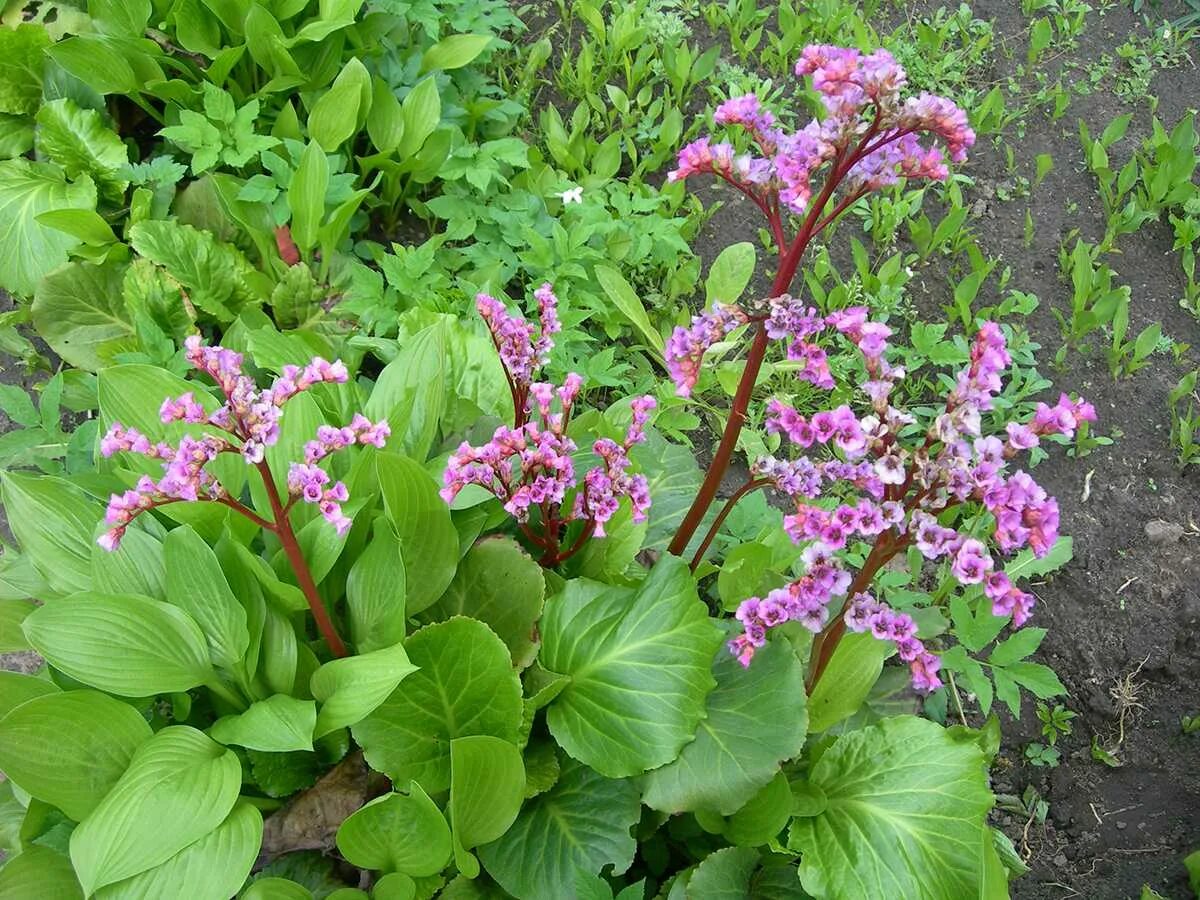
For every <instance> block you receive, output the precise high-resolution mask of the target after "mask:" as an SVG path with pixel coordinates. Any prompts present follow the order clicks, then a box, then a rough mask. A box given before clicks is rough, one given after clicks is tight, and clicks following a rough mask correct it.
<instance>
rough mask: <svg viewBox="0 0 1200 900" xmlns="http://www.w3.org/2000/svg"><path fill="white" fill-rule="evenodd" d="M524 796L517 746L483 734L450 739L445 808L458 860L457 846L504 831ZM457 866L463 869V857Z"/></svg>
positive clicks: (473, 844) (491, 838)
mask: <svg viewBox="0 0 1200 900" xmlns="http://www.w3.org/2000/svg"><path fill="white" fill-rule="evenodd" d="M524 798H525V765H524V763H523V762H522V761H521V751H520V750H518V749H517V747H516V745H514V744H511V743H509V742H508V741H505V740H501V739H500V738H496V737H491V736H490V735H485V734H479V735H475V736H474V737H464V738H455V739H454V740H452V741H451V742H450V806H449V813H450V824H451V826H452V827H453V829H454V840H455V854H456V857H455V858H456V859H461V857H460V856H459V851H460V850H470V849H471V848H472V847H476V846H478V845H480V844H486V843H488V842H490V841H494V840H496V839H497V838H498V837H500V836H501V835H503V834H504V832H506V831H507V830H508V828H509V826H510V825H512V823H513V820H514V819H516V817H517V813H518V812H519V811H520V809H521V801H522V800H523V799H524ZM471 863H474V860H472V861H471ZM471 863H468V865H470V866H471V868H474V869H477V868H478V863H474V865H471ZM459 870H460V871H467V869H466V867H465V866H464V865H462V863H461V862H460V864H459ZM468 874H469V873H468Z"/></svg>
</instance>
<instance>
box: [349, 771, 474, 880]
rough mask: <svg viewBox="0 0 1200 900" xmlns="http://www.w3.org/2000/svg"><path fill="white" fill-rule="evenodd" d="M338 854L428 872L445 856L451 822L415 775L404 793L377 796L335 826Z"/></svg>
mask: <svg viewBox="0 0 1200 900" xmlns="http://www.w3.org/2000/svg"><path fill="white" fill-rule="evenodd" d="M337 847H338V851H339V852H340V853H341V854H342V856H344V857H346V859H347V860H348V861H349V862H350V863H351V864H352V865H356V866H359V867H360V868H363V869H381V870H383V871H386V872H402V873H404V874H405V875H417V876H420V875H432V874H434V873H435V872H439V871H441V869H442V867H443V866H445V865H446V861H447V860H448V859H449V858H450V826H449V825H447V824H446V819H445V817H443V816H442V813H441V810H439V809H438V808H437V805H436V804H435V803H434V802H433V801H432V800H430V799H429V795H428V794H426V793H425V792H424V791H423V790H421V786H420V785H419V784H417V783H416V782H415V781H414V782H412V783H411V784H410V785H409V793H408V794H407V795H406V794H395V793H393V794H387V795H385V796H383V797H378V798H376V799H374V800H372V801H371V802H370V803H368V804H367V805H366V806H364V807H363V808H362V809H360V810H358V812H356V813H353V814H352V815H351V816H350V817H349V818H348V819H346V821H344V822H343V823H342V825H341V827H340V828H338V832H337Z"/></svg>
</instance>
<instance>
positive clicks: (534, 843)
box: [479, 760, 641, 900]
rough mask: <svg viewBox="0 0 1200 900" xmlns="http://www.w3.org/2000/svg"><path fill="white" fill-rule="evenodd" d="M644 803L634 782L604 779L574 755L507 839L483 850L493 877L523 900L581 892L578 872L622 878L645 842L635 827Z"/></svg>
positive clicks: (550, 898)
mask: <svg viewBox="0 0 1200 900" xmlns="http://www.w3.org/2000/svg"><path fill="white" fill-rule="evenodd" d="M640 810H641V806H640V804H639V803H638V791H637V787H636V786H635V785H634V783H633V782H632V781H629V780H627V779H626V780H619V781H614V780H612V779H608V778H604V777H603V776H601V775H599V774H597V773H596V772H594V771H592V770H591V769H589V768H587V767H586V766H584V765H582V764H581V763H578V762H575V761H574V760H567V761H566V762H565V763H564V765H563V771H562V777H561V778H559V780H558V782H557V783H556V784H555V785H554V787H552V788H551V789H550V790H549V791H547V792H546V793H544V794H540V795H539V796H537V797H535V798H533V799H532V800H530V801H529V802H527V803H526V804H525V806H524V808H523V809H522V810H521V813H520V815H518V816H517V820H516V822H514V823H513V825H512V827H511V828H509V829H508V831H507V832H505V834H504V836H503V837H502V838H500V839H499V840H497V841H495V842H493V843H491V844H487V845H486V846H483V847H481V848H479V856H480V859H481V860H482V861H483V865H484V867H485V868H486V869H487V871H488V874H489V875H491V876H492V877H493V878H494V879H496V881H498V882H499V883H500V885H501V887H503V888H504V889H505V890H506V891H508V892H509V893H510V894H512V895H513V896H516V897H521V898H522V900H559V898H562V897H570V896H572V895H573V889H574V885H575V873H576V872H577V871H580V870H582V871H584V872H587V873H589V874H598V873H599V872H600V870H601V869H602V868H604V867H605V866H609V865H611V866H612V867H613V874H615V875H620V874H621V873H622V872H624V871H625V870H626V869H628V868H629V864H630V863H631V862H633V856H634V852H635V850H636V849H637V844H636V842H635V841H634V839H633V836H632V835H631V834H630V829H632V828H633V826H634V825H636V824H637V822H638V819H639V817H640Z"/></svg>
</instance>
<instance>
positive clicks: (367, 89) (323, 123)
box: [288, 56, 371, 209]
mask: <svg viewBox="0 0 1200 900" xmlns="http://www.w3.org/2000/svg"><path fill="white" fill-rule="evenodd" d="M370 103H371V75H370V73H369V72H367V67H366V66H364V65H363V64H362V63H361V62H359V60H358V59H357V58H356V57H353V56H352V57H350V60H349V61H348V62H347V63H346V65H345V66H344V67H343V68H342V71H341V72H339V73H338V76H337V78H335V79H334V81H333V84H332V85H330V86H329V90H327V91H326V92H325V93H324V94H322V95H321V96H320V98H318V100H317V102H316V103H314V104H313V108H312V112H310V113H309V115H308V134H309V136H310V137H311V138H312V139H313V140H314V141H316V142H317V143H318V144H320V145H321V147H323V148H324V149H325V151H326V152H327V153H332V152H334V151H335V150H337V148H338V147H340V146H341V145H342V144H343V143H345V142H346V141H347V140H349V139H350V138H351V137H352V136H353V135H354V133H355V132H356V131H357V130H358V126H359V123H360V121H361V120H364V119H365V118H366V115H367V108H369V105H370ZM301 165H303V160H302V162H301ZM288 199H289V200H290V199H291V194H290V192H289V195H288ZM324 205H325V196H324V192H322V194H321V208H322V209H324Z"/></svg>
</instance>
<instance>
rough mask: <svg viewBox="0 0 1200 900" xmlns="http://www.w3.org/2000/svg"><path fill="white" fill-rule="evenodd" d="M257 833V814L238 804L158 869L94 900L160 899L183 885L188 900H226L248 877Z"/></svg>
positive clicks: (101, 892)
mask: <svg viewBox="0 0 1200 900" xmlns="http://www.w3.org/2000/svg"><path fill="white" fill-rule="evenodd" d="M262 833H263V820H262V814H261V813H260V812H259V811H258V810H257V809H255V808H254V807H253V806H251V805H250V804H249V803H238V804H237V805H236V806H234V808H233V812H231V813H230V814H229V816H228V817H227V818H226V819H225V821H224V822H222V823H221V824H220V825H218V826H217V828H216V830H215V831H210V832H209V833H208V834H206V835H205V836H204V837H202V838H200V840H198V841H193V842H192V843H191V844H188V845H187V846H186V847H184V848H183V849H182V850H180V851H179V852H178V853H176V854H175V855H174V856H172V857H171V858H170V859H168V860H167V861H166V862H165V863H163V864H162V865H159V866H155V867H154V868H153V869H147V870H146V871H145V872H142V873H141V874H139V875H134V876H133V877H132V878H126V879H125V880H124V881H118V882H117V883H116V884H110V885H108V886H107V887H102V888H101V889H100V890H98V891H97V892H96V900H159V898H161V897H173V896H178V894H179V890H180V886H181V885H187V897H188V900H228V898H229V897H232V896H233V895H234V894H236V893H237V891H238V889H239V888H240V887H241V886H242V884H243V882H245V880H246V876H247V875H249V874H250V869H251V867H253V865H254V861H255V860H256V859H257V858H258V851H259V850H260V849H261V847H262Z"/></svg>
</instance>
